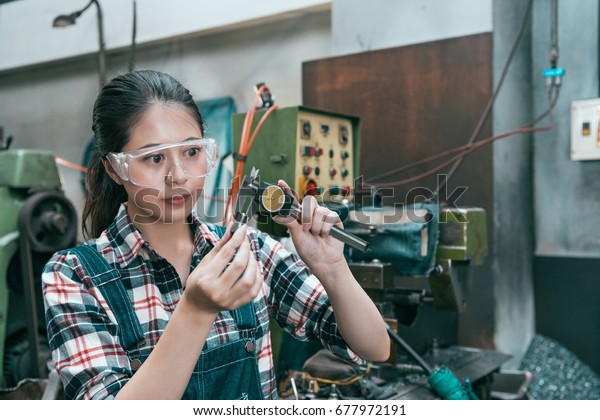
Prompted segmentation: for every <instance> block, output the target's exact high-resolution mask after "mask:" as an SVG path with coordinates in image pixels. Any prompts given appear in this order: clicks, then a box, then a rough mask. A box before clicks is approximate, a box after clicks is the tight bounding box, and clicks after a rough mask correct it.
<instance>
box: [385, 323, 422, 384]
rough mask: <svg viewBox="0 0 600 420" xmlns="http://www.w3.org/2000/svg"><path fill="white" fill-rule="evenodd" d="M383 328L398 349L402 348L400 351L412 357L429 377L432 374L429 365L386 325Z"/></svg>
mask: <svg viewBox="0 0 600 420" xmlns="http://www.w3.org/2000/svg"><path fill="white" fill-rule="evenodd" d="M385 326H386V328H387V332H388V334H389V336H390V338H392V339H393V340H394V341H395V342H396V343H398V344H399V345H400V347H402V349H403V350H404V351H405V352H407V353H408V354H409V355H410V357H412V358H413V359H414V361H415V362H417V364H418V365H419V366H421V367H422V368H423V369H424V370H425V372H426V373H427V374H428V375H431V373H432V372H433V369H431V366H429V364H428V363H427V362H426V361H425V360H424V359H423V358H422V357H421V356H419V355H418V353H417V352H416V351H414V350H413V348H412V347H411V346H409V345H408V344H407V343H406V342H405V341H404V340H403V339H401V338H400V336H399V335H398V334H396V333H395V332H394V331H392V329H391V328H390V326H389V325H388V324H387V323H386V324H385Z"/></svg>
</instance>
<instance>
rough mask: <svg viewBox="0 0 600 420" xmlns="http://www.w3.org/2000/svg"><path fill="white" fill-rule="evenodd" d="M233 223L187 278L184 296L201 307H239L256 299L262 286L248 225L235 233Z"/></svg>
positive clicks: (229, 308)
mask: <svg viewBox="0 0 600 420" xmlns="http://www.w3.org/2000/svg"><path fill="white" fill-rule="evenodd" d="M231 227H232V224H231V223H230V224H229V226H227V231H226V232H225V235H223V237H222V238H221V239H220V240H219V242H218V243H217V244H216V245H215V247H214V248H213V249H212V250H211V251H210V252H209V253H208V254H207V255H206V256H205V257H204V258H203V259H202V261H201V262H200V264H198V266H197V267H196V268H195V269H194V271H192V272H191V273H190V275H189V277H188V279H187V282H186V287H185V291H184V293H183V297H182V299H186V300H188V301H189V302H190V303H191V304H192V305H193V306H194V307H195V308H196V309H198V310H201V311H207V312H210V313H213V314H217V313H218V312H220V311H222V310H232V309H236V308H239V307H241V306H243V305H245V304H246V303H248V302H250V301H251V300H252V299H254V298H255V297H256V295H258V292H259V290H260V288H261V286H262V280H263V278H262V275H261V274H260V272H259V270H258V263H257V261H256V257H255V256H254V253H253V252H252V250H251V249H250V242H249V240H248V237H247V235H246V231H247V227H246V225H243V226H241V227H240V228H239V229H238V230H237V231H236V232H235V233H234V234H233V235H232V234H231ZM228 264H229V265H228Z"/></svg>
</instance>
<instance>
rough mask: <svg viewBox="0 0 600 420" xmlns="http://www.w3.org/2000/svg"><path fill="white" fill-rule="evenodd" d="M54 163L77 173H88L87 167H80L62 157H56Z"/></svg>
mask: <svg viewBox="0 0 600 420" xmlns="http://www.w3.org/2000/svg"><path fill="white" fill-rule="evenodd" d="M54 161H55V162H56V163H58V164H59V165H62V166H66V167H67V168H71V169H75V170H76V171H79V172H83V173H84V174H85V173H87V168H86V167H85V166H81V165H78V164H76V163H73V162H71V161H68V160H66V159H63V158H61V157H58V156H55V157H54Z"/></svg>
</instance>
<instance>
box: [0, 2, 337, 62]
mask: <svg viewBox="0 0 600 420" xmlns="http://www.w3.org/2000/svg"><path fill="white" fill-rule="evenodd" d="M87 2H88V1H87V0H61V1H47V0H27V1H15V2H10V3H7V4H4V5H2V6H0V57H2V60H1V61H0V71H2V70H8V69H15V68H20V67H26V66H32V65H38V64H41V63H47V62H52V61H55V60H60V59H65V58H70V57H75V56H80V55H85V54H91V53H95V52H96V51H97V50H98V45H99V43H98V29H97V28H98V26H97V9H96V6H95V5H92V6H91V7H90V8H89V9H88V10H86V11H85V12H84V13H83V14H82V15H81V16H80V17H79V18H78V19H77V24H76V25H72V26H69V27H66V28H53V27H52V22H53V20H54V18H55V17H56V16H58V15H62V14H70V13H72V12H74V11H76V10H80V9H81V8H82V7H84V6H85V5H86V4H87ZM330 3H331V0H291V1H278V0H261V1H258V2H257V1H253V0H227V1H221V2H216V1H211V2H208V1H190V0H169V1H164V0H137V1H136V10H137V28H136V39H137V42H138V43H139V44H140V45H142V44H146V43H153V42H163V41H165V40H168V39H174V38H183V37H190V36H199V35H206V34H208V33H214V32H218V31H223V30H231V29H234V28H236V29H239V28H243V27H247V26H256V25H265V24H269V23H270V22H274V21H276V20H279V19H282V18H285V17H290V16H298V15H300V14H302V13H305V12H307V11H316V10H328V9H329V7H330ZM99 4H100V6H101V10H102V15H103V17H104V25H103V27H104V41H105V45H106V48H107V49H108V50H115V49H119V48H127V47H128V46H129V45H130V43H131V34H132V27H133V1H123V0H100V1H99Z"/></svg>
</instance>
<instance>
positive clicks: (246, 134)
mask: <svg viewBox="0 0 600 420" xmlns="http://www.w3.org/2000/svg"><path fill="white" fill-rule="evenodd" d="M266 89H268V88H267V86H266V85H262V86H261V87H260V88H258V89H257V91H256V96H255V98H254V104H253V106H252V107H251V108H250V109H249V110H248V112H247V113H246V117H245V118H244V125H243V127H242V134H241V139H240V150H239V154H240V155H241V156H248V152H249V151H250V149H251V147H252V144H253V143H254V140H256V136H257V135H258V132H259V131H260V128H261V126H262V125H263V123H264V122H265V120H266V118H267V116H268V115H270V114H271V112H273V111H274V110H275V109H277V107H276V106H274V107H271V108H269V109H268V110H267V112H265V114H264V115H263V116H262V118H261V119H260V121H259V123H258V124H257V125H256V127H255V129H254V131H253V132H252V136H251V137H250V129H251V127H252V122H253V121H254V113H255V111H256V108H257V107H258V103H259V99H260V95H261V94H262V92H263V91H264V90H266ZM243 172H244V161H243V160H238V161H237V163H236V167H235V172H234V176H233V179H232V182H231V188H230V190H229V195H228V196H227V202H226V204H225V212H224V214H223V224H226V221H227V219H228V218H229V219H231V218H232V215H230V214H229V213H230V209H231V208H232V206H233V203H234V202H235V200H236V199H237V196H238V193H239V189H240V184H241V179H242V174H243ZM231 210H232V209H231Z"/></svg>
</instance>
